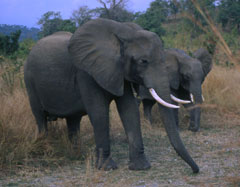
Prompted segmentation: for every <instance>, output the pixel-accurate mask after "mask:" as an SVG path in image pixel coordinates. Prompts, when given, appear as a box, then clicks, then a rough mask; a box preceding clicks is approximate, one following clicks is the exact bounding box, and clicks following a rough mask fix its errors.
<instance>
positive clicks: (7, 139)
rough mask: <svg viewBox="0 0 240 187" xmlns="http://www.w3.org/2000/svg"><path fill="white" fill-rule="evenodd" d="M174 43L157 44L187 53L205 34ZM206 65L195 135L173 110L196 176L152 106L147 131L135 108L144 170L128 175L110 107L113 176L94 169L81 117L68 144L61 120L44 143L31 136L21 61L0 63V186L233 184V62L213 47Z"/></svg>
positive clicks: (238, 171) (237, 138)
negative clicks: (209, 68)
mask: <svg viewBox="0 0 240 187" xmlns="http://www.w3.org/2000/svg"><path fill="white" fill-rule="evenodd" d="M175 26H176V25H175V24H172V25H168V28H169V29H171V30H174V29H176V28H175ZM171 27H174V28H171ZM174 38H175V39H174V40H173V39H172V36H171V35H168V36H166V37H165V38H163V39H164V41H165V44H167V45H165V46H166V47H176V48H181V49H184V50H186V51H188V52H193V51H194V50H196V49H197V48H199V47H201V46H203V41H204V40H205V36H200V37H199V38H196V39H191V36H189V35H188V33H186V34H184V35H175V36H174ZM226 39H228V40H229V41H230V42H233V43H232V45H231V46H233V47H232V48H231V50H232V51H233V55H234V57H236V59H237V58H238V57H239V56H240V50H239V48H238V47H239V46H240V42H239V41H240V39H239V38H236V39H234V40H232V38H231V36H230V35H229V36H227V37H226ZM186 46H188V48H186ZM189 46H192V48H190V47H189ZM237 46H238V47H237ZM213 61H214V66H213V70H212V71H211V72H210V74H209V75H208V76H207V78H206V80H205V82H204V84H203V94H204V97H205V103H204V104H203V105H202V110H203V112H202V118H201V128H200V131H199V132H197V133H193V132H190V131H188V130H187V127H188V123H189V115H188V113H187V111H185V110H184V108H182V109H181V110H180V129H181V130H180V135H181V137H182V139H183V142H184V143H185V145H186V147H187V149H188V151H189V152H190V154H191V155H192V157H193V158H194V160H195V161H196V162H197V164H198V165H199V167H200V173H199V174H197V175H193V174H192V171H191V169H190V168H189V166H188V165H187V164H186V163H184V162H183V161H182V160H181V159H180V158H179V157H178V156H177V154H176V153H175V151H174V150H173V148H172V146H171V145H170V143H169V140H168V138H167V135H166V133H165V130H164V128H163V126H162V122H161V119H160V118H159V115H158V110H157V108H156V107H155V108H154V109H153V118H154V119H153V120H154V124H153V126H151V125H150V124H149V123H148V122H147V121H145V120H144V119H143V115H142V108H141V107H140V112H141V124H142V131H143V139H144V145H145V151H146V155H147V156H148V158H149V161H150V162H151V164H152V168H151V169H150V170H148V171H130V170H128V143H127V139H126V136H125V133H124V130H123V127H122V124H121V121H120V119H119V116H118V114H117V111H116V107H115V104H114V103H112V104H111V110H110V118H111V119H110V125H111V143H112V157H113V159H114V160H115V161H116V162H117V163H118V166H119V169H118V170H114V171H108V172H105V171H98V170H96V169H95V168H94V151H93V150H94V139H93V131H92V127H91V124H90V122H89V120H88V117H87V116H86V117H84V118H83V119H82V121H81V132H80V139H79V141H78V145H76V146H72V145H71V143H70V142H69V141H68V138H67V128H66V124H65V120H63V119H59V120H58V121H56V122H51V123H50V124H49V134H48V136H47V137H42V138H37V129H36V123H35V120H34V118H33V115H32V113H31V109H30V106H29V101H28V98H27V94H26V90H25V87H24V84H23V81H22V80H23V69H22V68H23V67H22V65H23V63H24V59H18V58H17V59H15V60H9V59H7V58H5V57H0V186H154V187H155V186H240V107H239V105H240V84H239V83H240V72H239V64H236V62H234V63H235V64H232V63H230V61H229V59H228V55H226V54H225V53H224V51H223V50H222V47H221V46H220V45H217V46H216V52H215V55H214V60H213Z"/></svg>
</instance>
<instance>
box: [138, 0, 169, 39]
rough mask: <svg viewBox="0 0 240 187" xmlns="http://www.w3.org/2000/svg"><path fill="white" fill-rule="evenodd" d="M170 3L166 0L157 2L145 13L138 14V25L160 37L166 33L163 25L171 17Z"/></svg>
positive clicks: (156, 0)
mask: <svg viewBox="0 0 240 187" xmlns="http://www.w3.org/2000/svg"><path fill="white" fill-rule="evenodd" d="M168 3H169V2H168V1H166V0H155V1H153V2H152V3H151V4H150V8H148V9H147V11H146V12H145V13H138V14H137V18H136V23H138V24H139V25H141V26H142V27H143V28H144V29H146V30H149V31H152V32H155V33H157V34H158V35H159V36H161V35H163V34H164V33H165V31H164V29H163V27H162V23H164V22H165V21H166V18H167V16H168V15H169V4H168Z"/></svg>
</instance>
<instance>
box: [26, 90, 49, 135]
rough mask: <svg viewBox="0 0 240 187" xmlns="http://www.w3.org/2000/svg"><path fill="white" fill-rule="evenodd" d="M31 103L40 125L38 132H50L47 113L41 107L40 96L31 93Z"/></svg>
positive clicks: (44, 133) (43, 133)
mask: <svg viewBox="0 0 240 187" xmlns="http://www.w3.org/2000/svg"><path fill="white" fill-rule="evenodd" d="M29 100H30V105H31V108H32V113H33V115H34V117H35V119H36V122H37V126H38V133H39V135H40V134H42V135H46V134H47V132H48V128H47V114H46V113H45V112H44V110H43V109H42V107H41V104H40V101H39V99H38V97H35V96H33V95H30V94H29Z"/></svg>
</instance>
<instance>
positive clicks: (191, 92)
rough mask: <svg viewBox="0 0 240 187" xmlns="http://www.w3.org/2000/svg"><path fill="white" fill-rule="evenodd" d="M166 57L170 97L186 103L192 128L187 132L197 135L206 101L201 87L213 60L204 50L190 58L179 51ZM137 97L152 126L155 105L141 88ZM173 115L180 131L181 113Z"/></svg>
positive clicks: (198, 51)
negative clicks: (179, 116)
mask: <svg viewBox="0 0 240 187" xmlns="http://www.w3.org/2000/svg"><path fill="white" fill-rule="evenodd" d="M164 54H165V60H166V64H167V71H168V75H169V81H170V89H171V93H172V94H173V95H174V96H177V97H178V98H180V99H182V100H185V102H182V104H183V105H184V107H186V108H187V109H188V110H189V112H190V125H189V128H188V129H189V130H191V131H193V132H197V131H198V130H199V127H200V117H201V109H200V105H201V104H202V102H203V99H204V98H203V96H202V89H201V86H202V84H203V81H204V79H205V78H206V76H207V75H208V73H209V72H210V71H211V68H212V56H211V54H210V53H209V52H208V51H207V50H206V49H203V48H200V49H198V50H196V51H195V52H194V53H193V57H190V56H189V55H187V54H186V53H185V52H184V51H183V50H180V49H166V50H165V51H164ZM138 94H139V96H140V98H141V101H142V103H143V109H144V117H145V118H146V119H147V120H149V122H150V123H151V124H152V115H151V110H152V107H153V105H154V104H155V103H156V102H155V100H154V99H153V98H152V97H151V95H150V94H149V93H148V92H147V89H146V88H144V87H143V86H140V88H139V90H138ZM189 100H191V102H189ZM174 115H175V120H176V124H177V127H178V110H174Z"/></svg>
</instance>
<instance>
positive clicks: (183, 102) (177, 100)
mask: <svg viewBox="0 0 240 187" xmlns="http://www.w3.org/2000/svg"><path fill="white" fill-rule="evenodd" d="M170 96H171V98H172V100H173V101H175V102H177V103H181V104H188V103H191V101H188V100H182V99H179V98H177V97H175V96H174V95H172V94H171V95H170Z"/></svg>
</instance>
